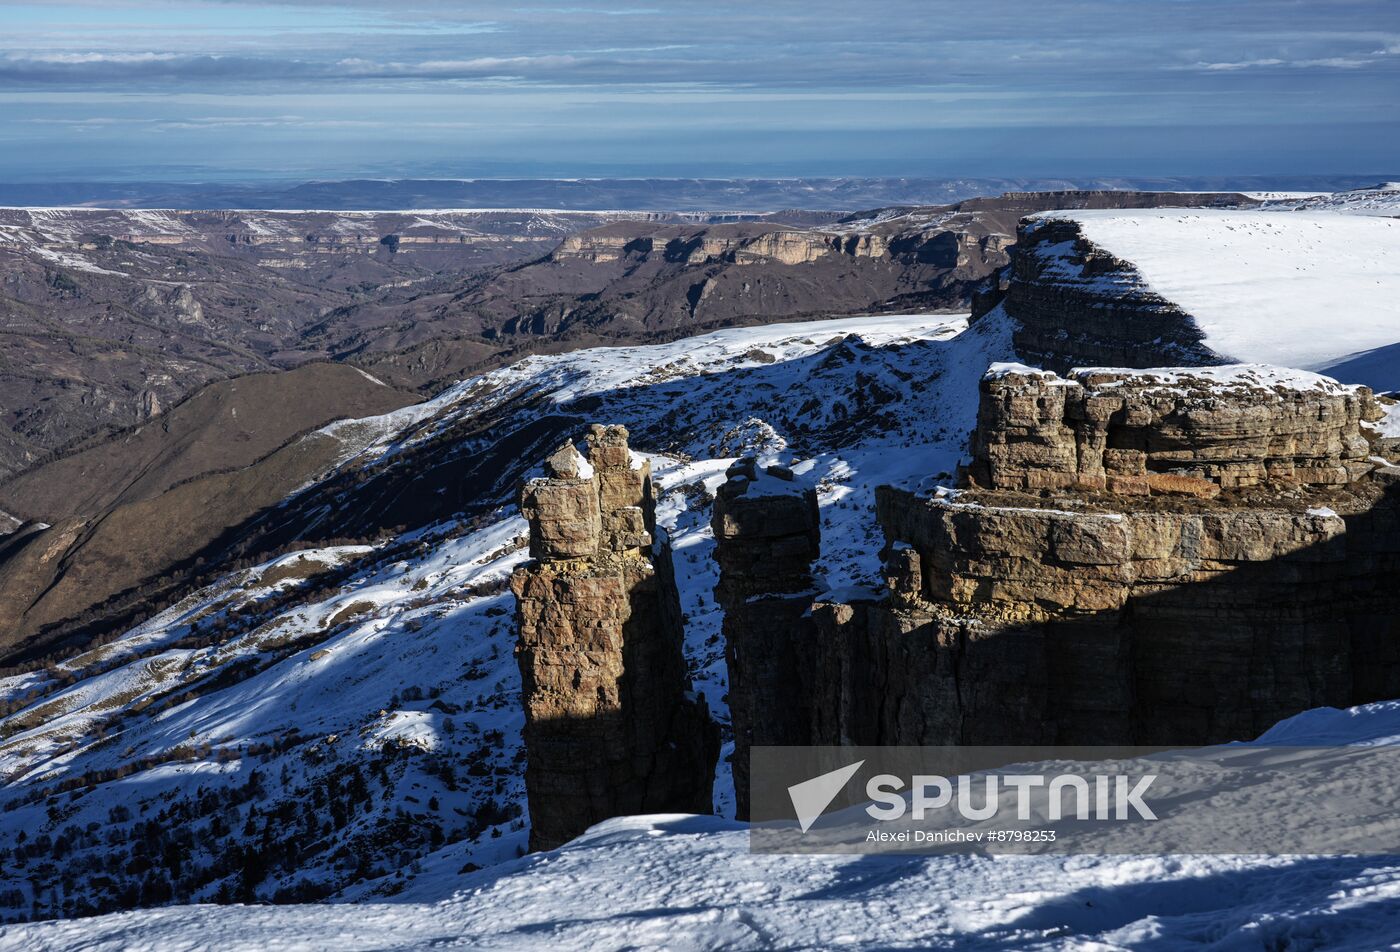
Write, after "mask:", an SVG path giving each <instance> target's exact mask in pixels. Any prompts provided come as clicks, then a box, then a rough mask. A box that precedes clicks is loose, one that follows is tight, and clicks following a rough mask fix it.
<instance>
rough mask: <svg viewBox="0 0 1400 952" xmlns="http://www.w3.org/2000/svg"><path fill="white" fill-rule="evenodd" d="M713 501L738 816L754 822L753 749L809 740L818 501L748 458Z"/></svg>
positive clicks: (776, 469) (779, 471) (787, 474)
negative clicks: (750, 810)
mask: <svg viewBox="0 0 1400 952" xmlns="http://www.w3.org/2000/svg"><path fill="white" fill-rule="evenodd" d="M727 476H728V480H727V481H726V482H725V483H724V485H723V486H721V487H720V490H719V493H718V494H717V495H716V497H715V507H714V514H713V517H712V518H711V520H710V526H711V528H712V529H713V530H714V534H715V561H717V562H718V563H719V566H720V579H719V585H718V586H716V588H715V597H716V599H717V600H718V601H719V603H720V606H721V607H722V608H723V609H724V625H723V628H724V639H725V658H726V660H727V662H728V665H729V712H730V719H731V723H732V724H733V727H734V789H735V793H736V794H737V799H738V815H739V817H740V818H741V819H743V818H747V816H748V794H749V784H748V767H749V748H750V747H751V746H753V745H755V744H758V745H802V744H809V743H811V739H810V736H811V735H810V730H809V722H810V714H809V706H810V705H809V701H808V696H807V686H806V684H805V679H804V668H805V665H806V661H805V659H806V658H808V657H809V656H810V652H811V650H812V644H813V628H812V619H811V617H810V614H809V610H810V608H811V606H812V598H813V595H814V594H815V593H814V591H813V587H814V582H813V578H812V563H813V562H814V561H815V560H816V558H817V555H818V552H819V551H820V545H821V536H820V532H821V527H820V521H819V518H818V512H817V494H816V491H815V490H813V489H812V488H811V487H809V486H804V485H803V484H802V483H800V482H798V481H797V480H796V479H795V478H794V477H793V474H792V472H791V471H789V470H787V469H784V468H783V467H780V466H769V467H766V468H764V467H760V466H759V464H758V462H757V460H754V459H752V458H749V459H741V460H738V461H736V462H735V463H734V464H733V465H732V466H730V467H729V471H728V473H727Z"/></svg>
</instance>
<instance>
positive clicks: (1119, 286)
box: [972, 218, 1226, 373]
mask: <svg viewBox="0 0 1400 952" xmlns="http://www.w3.org/2000/svg"><path fill="white" fill-rule="evenodd" d="M995 307H1003V308H1005V310H1006V313H1007V314H1008V315H1010V316H1011V317H1012V318H1013V319H1014V321H1015V323H1016V330H1015V333H1014V341H1015V345H1016V352H1017V353H1018V354H1020V355H1021V358H1022V359H1023V360H1025V361H1027V362H1029V363H1031V364H1034V365H1036V366H1039V367H1046V368H1048V369H1050V370H1055V371H1058V372H1060V373H1064V372H1066V371H1068V370H1069V369H1070V368H1071V367H1074V366H1094V365H1101V366H1106V367H1134V368H1142V367H1161V366H1208V365H1213V364H1222V363H1225V362H1226V358H1225V357H1222V356H1221V355H1219V354H1217V353H1215V352H1214V351H1213V350H1211V349H1210V348H1209V347H1207V346H1206V344H1205V343H1204V340H1205V337H1204V334H1202V332H1201V330H1200V328H1199V327H1198V326H1197V325H1196V323H1195V321H1194V320H1192V318H1191V316H1190V315H1189V314H1187V313H1186V312H1185V311H1184V310H1182V309H1181V308H1180V307H1178V306H1177V305H1176V304H1174V303H1173V302H1171V301H1169V300H1167V299H1166V298H1164V297H1162V296H1161V295H1159V294H1157V293H1156V292H1154V291H1152V290H1151V289H1150V288H1148V287H1147V285H1146V283H1145V282H1144V281H1143V280H1142V276H1141V275H1140V274H1139V273H1138V271H1137V268H1136V267H1135V266H1134V265H1133V264H1132V263H1131V262H1129V261H1124V260H1122V259H1121V258H1118V257H1116V256H1115V255H1112V254H1110V253H1109V252H1107V251H1105V250H1104V249H1102V248H1099V247H1098V246H1096V245H1095V244H1094V243H1093V242H1091V241H1089V240H1088V239H1087V238H1085V237H1084V235H1083V234H1082V233H1081V229H1080V226H1079V224H1078V223H1077V222H1075V221H1072V220H1069V219H1060V218H1027V219H1024V220H1023V221H1022V222H1021V223H1020V226H1019V227H1018V229H1017V235H1016V249H1015V253H1014V254H1013V255H1012V256H1011V263H1010V265H1009V266H1008V268H1007V269H1006V270H1005V273H1004V274H1003V275H1002V276H1001V277H1000V278H999V280H998V281H997V282H996V283H995V284H994V286H993V287H991V288H988V289H987V290H986V291H984V292H983V293H981V294H978V295H977V296H976V297H974V299H973V311H972V319H973V321H974V322H975V321H977V320H979V319H980V318H981V317H982V316H983V315H985V314H986V313H988V312H990V311H991V310H992V309H993V308H995Z"/></svg>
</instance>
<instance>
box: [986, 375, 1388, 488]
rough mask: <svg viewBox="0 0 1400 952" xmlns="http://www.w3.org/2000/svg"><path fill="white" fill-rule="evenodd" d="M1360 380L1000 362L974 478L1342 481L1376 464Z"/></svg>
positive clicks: (1369, 400)
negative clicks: (1055, 368)
mask: <svg viewBox="0 0 1400 952" xmlns="http://www.w3.org/2000/svg"><path fill="white" fill-rule="evenodd" d="M1382 417H1383V413H1382V411H1381V409H1380V407H1379V406H1378V405H1377V404H1376V402H1375V399H1374V398H1373V397H1372V395H1371V393H1370V391H1369V390H1366V389H1365V388H1360V389H1355V388H1351V387H1344V386H1341V385H1340V384H1338V383H1336V382H1335V381H1333V380H1329V379H1328V378H1326V377H1320V376H1318V375H1316V374H1309V373H1305V372H1302V371H1294V370H1279V369H1277V368H1272V367H1264V366H1257V365H1242V366H1234V367H1221V368H1203V369H1201V370H1154V371H1143V372H1128V371H1122V370H1079V371H1075V372H1074V373H1072V374H1071V375H1070V376H1069V378H1068V379H1066V378H1062V377H1059V376H1057V375H1056V374H1054V373H1051V372H1048V371H1041V370H1034V369H1032V368H1030V367H1024V366H1020V365H1015V364H1010V365H1006V364H1003V365H998V366H997V367H995V368H993V370H992V372H991V373H989V374H988V375H987V376H986V377H985V378H984V379H983V381H982V393H981V402H980V403H979V409H978V419H977V429H976V431H975V432H974V434H973V440H972V456H973V461H972V465H971V467H970V468H969V474H968V475H969V478H970V480H971V483H972V485H974V486H977V487H981V488H985V489H1004V490H1021V491H1036V490H1041V489H1069V488H1075V489H1081V490H1103V489H1108V490H1110V491H1111V492H1115V493H1124V494H1132V495H1143V496H1145V495H1149V494H1151V493H1182V494H1188V495H1217V494H1218V493H1219V492H1220V490H1221V489H1230V488H1237V487H1244V486H1257V485H1262V484H1265V483H1293V482H1297V483H1303V484H1308V485H1322V486H1344V485H1346V484H1347V483H1349V482H1351V481H1352V480H1353V479H1354V478H1355V477H1357V476H1360V475H1363V474H1364V473H1366V472H1369V471H1370V470H1371V469H1373V468H1374V466H1373V464H1371V463H1369V462H1368V458H1369V457H1370V455H1371V446H1370V443H1369V442H1368V441H1367V440H1366V438H1365V437H1364V436H1362V433H1361V427H1362V425H1363V424H1366V423H1375V422H1377V421H1378V420H1380V419H1381V418H1382Z"/></svg>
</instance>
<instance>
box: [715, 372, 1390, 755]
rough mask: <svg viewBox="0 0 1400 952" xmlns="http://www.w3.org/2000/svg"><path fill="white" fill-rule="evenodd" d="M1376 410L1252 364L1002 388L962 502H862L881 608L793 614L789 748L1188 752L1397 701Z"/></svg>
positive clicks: (994, 390)
mask: <svg viewBox="0 0 1400 952" xmlns="http://www.w3.org/2000/svg"><path fill="white" fill-rule="evenodd" d="M1378 412H1379V411H1378V409H1377V405H1376V402H1375V400H1374V399H1373V397H1372V396H1371V394H1370V393H1369V391H1366V390H1365V389H1364V388H1346V387H1341V386H1339V385H1336V384H1335V383H1332V382H1330V381H1327V380H1325V379H1322V378H1316V377H1314V376H1313V375H1308V374H1299V373H1296V372H1292V371H1277V370H1273V369H1270V368H1259V367H1242V368H1218V369H1212V370H1210V371H1208V372H1185V371H1149V372H1144V373H1131V372H1127V371H1093V372H1083V373H1077V374H1074V375H1072V376H1071V377H1070V378H1069V379H1063V378H1059V377H1056V376H1054V375H1053V374H1048V373H1044V372H1040V371H1032V370H1030V369H1029V368H998V370H997V371H996V372H994V373H992V374H990V375H989V376H988V378H987V379H986V380H985V381H984V383H983V387H982V404H981V412H980V415H979V422H978V428H977V432H976V433H975V434H974V437H973V449H974V454H973V463H972V464H971V466H970V467H969V469H968V472H967V474H966V481H965V483H964V485H963V486H962V488H957V489H943V490H939V491H938V492H936V493H934V494H932V495H921V494H916V493H912V492H908V491H904V490H899V489H894V488H890V487H882V488H881V489H880V490H879V492H878V496H877V502H878V506H877V508H878V512H877V518H878V519H879V521H880V523H881V525H882V527H883V530H884V534H885V538H886V548H885V552H884V559H885V565H886V575H887V580H888V583H889V589H890V591H889V595H888V596H887V597H886V598H884V599H881V600H878V601H865V602H856V603H852V604H840V603H833V602H816V603H813V604H810V606H809V607H810V609H811V618H812V624H813V625H814V628H815V631H814V633H813V636H812V641H811V643H810V646H809V649H808V651H807V652H806V654H805V655H804V656H803V657H802V658H801V659H800V661H799V663H797V664H796V665H794V670H796V671H799V672H802V676H803V678H804V683H803V687H802V696H803V697H804V698H805V703H806V707H805V709H804V710H803V712H802V713H803V714H804V715H805V719H806V725H807V726H806V733H805V735H801V736H800V739H799V737H797V736H796V735H800V732H794V735H795V736H794V738H793V739H789V740H787V741H785V742H788V743H817V744H850V743H855V744H1051V743H1058V744H1122V743H1143V744H1167V745H1171V744H1198V743H1211V742H1218V741H1226V740H1232V739H1247V738H1251V737H1253V736H1256V735H1257V734H1258V733H1260V732H1261V731H1262V730H1264V729H1266V728H1267V727H1269V726H1270V725H1272V724H1273V723H1275V722H1277V721H1278V720H1280V719H1282V718H1284V717H1287V716H1289V715H1291V714H1294V713H1297V712H1298V711H1301V710H1304V709H1306V708H1310V707H1317V706H1347V705H1351V704H1356V703H1362V702H1366V701H1370V700H1377V699H1381V698H1386V697H1393V696H1394V695H1395V694H1396V692H1397V691H1400V626H1397V622H1396V621H1395V617H1394V616H1395V610H1394V609H1395V598H1396V595H1395V592H1396V591H1397V590H1400V588H1398V587H1397V583H1400V505H1397V493H1400V469H1397V468H1395V467H1392V466H1388V465H1385V464H1384V463H1382V462H1380V461H1378V460H1377V459H1376V458H1375V457H1374V456H1373V455H1372V454H1373V453H1374V452H1375V451H1376V450H1377V449H1378V446H1379V443H1378V441H1376V440H1375V439H1374V435H1373V434H1371V433H1370V431H1369V429H1368V427H1367V424H1368V423H1369V422H1374V421H1375V419H1376V418H1377V416H1378ZM749 597H750V598H751V597H752V595H750V596H749ZM795 610H796V608H795V607H794V611H795ZM726 630H727V631H728V628H727V629H726ZM735 716H736V728H737V721H738V716H739V715H738V712H737V711H736V715H735Z"/></svg>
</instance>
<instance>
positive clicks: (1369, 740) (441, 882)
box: [0, 702, 1400, 952]
mask: <svg viewBox="0 0 1400 952" xmlns="http://www.w3.org/2000/svg"><path fill="white" fill-rule="evenodd" d="M1260 743H1274V744H1302V743H1306V744H1327V745H1335V744H1348V743H1363V744H1374V743H1400V702H1388V703H1384V704H1374V705H1368V706H1366V707H1362V708H1355V709H1352V710H1350V711H1334V710H1319V711H1312V712H1307V713H1305V714H1302V715H1299V716H1297V717H1294V718H1291V719H1289V720H1288V721H1285V722H1283V723H1282V724H1280V725H1279V726H1278V727H1277V728H1275V729H1274V731H1272V732H1271V733H1270V734H1267V735H1265V737H1264V738H1261V740H1260ZM425 868H426V869H427V873H426V874H425V875H423V876H420V877H419V879H418V880H417V881H416V882H415V883H414V884H413V885H412V886H410V887H409V888H407V889H405V890H404V891H403V892H401V893H400V894H399V895H398V896H397V897H396V901H395V902H392V903H383V902H380V903H363V904H355V905H341V904H332V905H320V906H305V905H303V906H290V907H269V906H197V907H175V908H167V909H155V910H147V911H140V912H132V913H123V914H117V915H109V916H102V917H98V918H93V919H85V920H76V921H63V922H45V923H36V924H32V925H22V926H11V927H8V928H3V929H0V949H4V950H9V949H13V950H16V952H58V950H79V949H81V950H84V952H107V950H110V952H118V950H128V949H138V948H139V949H143V950H149V952H177V950H178V952H196V950H206V949H207V950H211V952H213V950H218V952H237V950H255V949H258V950H261V949H281V950H289V952H290V950H300V949H308V950H322V949H336V950H338V952H352V950H396V949H404V950H407V949H424V948H437V947H468V948H486V949H539V948H545V947H548V948H555V949H590V950H602V949H697V950H699V949H704V950H711V949H769V948H821V949H830V948H840V947H845V946H851V947H860V948H872V947H873V948H886V949H893V948H919V949H963V950H1005V949H1065V950H1068V949H1074V950H1099V952H1109V950H1127V949H1135V950H1141V949H1148V950H1164V952H1166V950H1178V949H1186V948H1191V949H1212V950H1292V952H1302V950H1324V949H1325V950H1332V952H1345V950H1351V952H1373V950H1379V949H1387V948H1397V947H1400V864H1397V863H1396V862H1394V861H1392V860H1389V859H1387V858H1381V857H1369V858H1360V857H1318V856H1312V857H1307V856H1300V857H1290V856H1275V857H1262V856H1239V855H1234V856H1201V855H1169V856H985V855H966V856H940V857H925V856H892V855H881V856H869V855H867V856H812V855H803V856H789V855H763V854H754V853H750V852H749V851H748V836H747V832H746V830H745V828H744V827H743V826H742V825H741V824H738V823H735V822H733V821H728V820H724V819H721V818H715V817H691V816H652V817H628V818H623V819H617V820H611V821H607V822H605V823H602V824H599V825H598V826H596V827H594V828H593V829H592V830H590V831H589V832H588V833H587V834H585V835H584V836H583V837H580V838H579V839H577V840H575V841H574V842H573V843H570V844H569V845H567V846H565V847H563V848H562V849H559V850H556V851H553V852H550V853H543V854H536V855H532V856H527V857H524V858H521V859H517V860H512V861H509V862H506V863H504V864H501V865H500V866H497V867H495V868H492V869H487V870H483V871H480V872H475V873H469V874H456V873H454V871H453V870H452V869H451V868H449V867H446V865H445V864H442V863H435V862H433V861H429V863H427V864H425Z"/></svg>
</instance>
